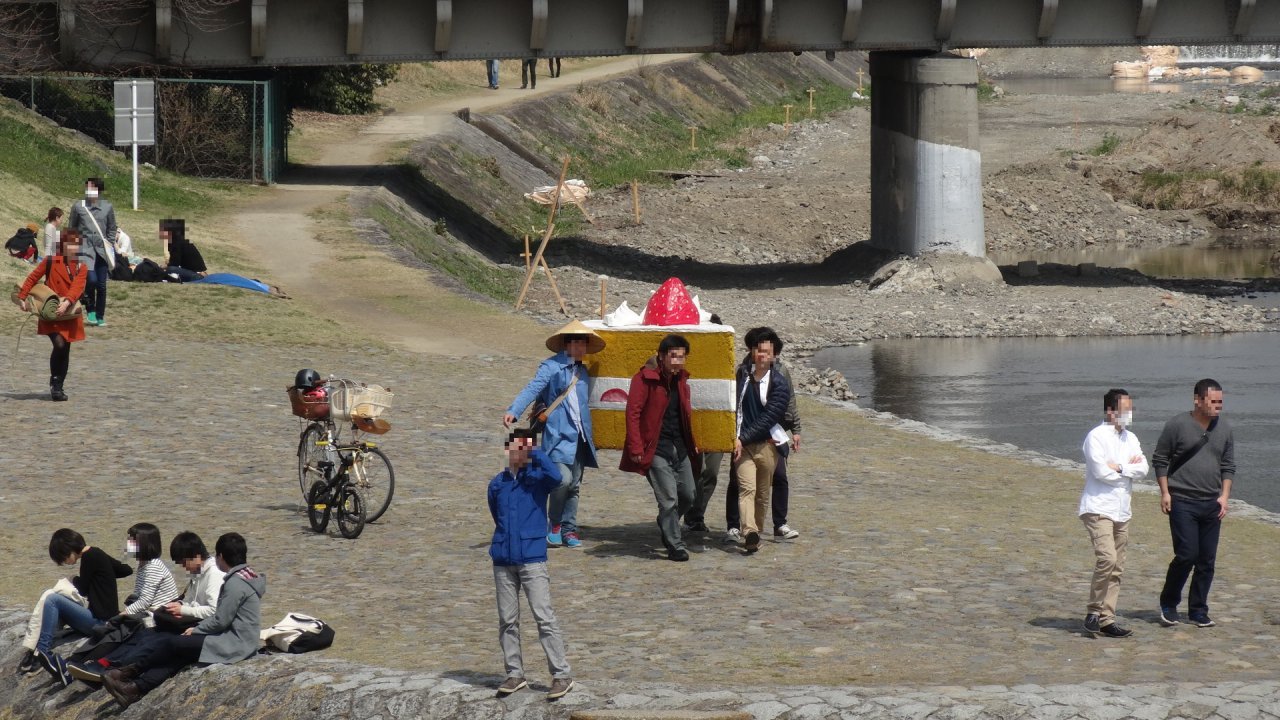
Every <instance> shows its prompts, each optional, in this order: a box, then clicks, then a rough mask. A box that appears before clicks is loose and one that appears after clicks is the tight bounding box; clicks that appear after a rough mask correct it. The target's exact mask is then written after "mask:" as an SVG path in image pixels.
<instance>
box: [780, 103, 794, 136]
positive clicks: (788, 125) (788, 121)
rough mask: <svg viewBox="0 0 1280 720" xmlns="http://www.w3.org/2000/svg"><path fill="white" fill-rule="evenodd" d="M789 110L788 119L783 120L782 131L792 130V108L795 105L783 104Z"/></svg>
mask: <svg viewBox="0 0 1280 720" xmlns="http://www.w3.org/2000/svg"><path fill="white" fill-rule="evenodd" d="M782 107H784V108H786V110H787V119H786V120H784V121H783V122H782V132H791V108H793V107H795V105H783V106H782Z"/></svg>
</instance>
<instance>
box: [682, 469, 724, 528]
mask: <svg viewBox="0 0 1280 720" xmlns="http://www.w3.org/2000/svg"><path fill="white" fill-rule="evenodd" d="M722 460H724V453H719V452H709V453H703V454H702V473H701V474H700V475H698V479H697V488H696V489H697V492H696V493H694V497H693V505H691V506H690V507H689V512H687V513H685V514H684V520H685V522H687V523H689V524H690V525H692V524H694V523H706V521H707V505H709V504H710V503H711V496H712V495H714V494H715V492H716V480H717V478H718V477H719V475H720V462H721V461H722ZM734 527H737V526H736V525H735V526H734Z"/></svg>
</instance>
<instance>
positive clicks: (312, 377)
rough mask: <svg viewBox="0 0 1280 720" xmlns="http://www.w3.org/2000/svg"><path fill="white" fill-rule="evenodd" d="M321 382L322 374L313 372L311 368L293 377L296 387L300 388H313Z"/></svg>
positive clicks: (300, 371)
mask: <svg viewBox="0 0 1280 720" xmlns="http://www.w3.org/2000/svg"><path fill="white" fill-rule="evenodd" d="M321 382H322V381H321V380H320V373H318V372H316V371H315V370H312V369H311V368H307V369H305V370H299V371H298V374H297V375H295V376H294V377H293V384H294V386H296V387H300V388H313V387H315V386H317V385H319V384H320V383H321Z"/></svg>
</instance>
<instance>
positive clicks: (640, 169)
mask: <svg viewBox="0 0 1280 720" xmlns="http://www.w3.org/2000/svg"><path fill="white" fill-rule="evenodd" d="M814 89H815V91H816V92H815V93H814V95H813V104H814V111H813V113H812V114H810V113H809V112H808V107H809V96H808V93H807V92H805V90H804V89H794V90H793V91H791V92H790V93H789V94H788V95H787V96H785V97H784V98H782V99H779V100H778V101H776V102H770V103H768V104H761V105H757V106H755V107H753V108H750V109H748V110H745V111H743V112H740V113H721V114H720V115H719V116H718V117H716V118H714V119H712V120H710V121H708V122H704V123H702V124H701V125H700V126H699V127H698V133H697V146H696V148H695V147H693V143H692V142H691V141H690V136H691V132H690V129H689V126H688V125H686V124H685V122H684V121H682V120H681V119H680V118H678V117H676V116H674V115H671V114H668V113H659V112H655V113H651V114H649V115H648V116H647V117H646V118H644V120H643V122H642V123H640V124H638V125H636V126H634V127H620V126H618V125H617V124H616V123H609V122H607V115H603V116H602V114H601V113H599V112H598V110H597V108H596V107H593V106H598V105H599V103H598V100H596V99H594V98H591V97H588V98H586V102H585V104H584V105H580V106H578V107H579V110H578V112H579V113H582V114H583V115H596V117H594V118H587V122H589V123H590V124H591V125H592V126H595V127H598V129H597V131H596V137H595V138H594V139H595V140H596V141H597V142H596V143H595V144H594V145H593V146H592V147H591V148H583V147H578V148H568V147H563V148H557V150H558V152H557V154H556V156H560V155H562V154H565V153H569V154H573V155H574V156H575V160H578V159H580V162H579V163H576V167H577V168H578V170H579V172H582V173H583V174H585V175H586V176H587V177H589V178H590V179H591V181H592V182H591V184H592V185H593V186H599V187H612V186H616V185H622V184H625V183H629V182H631V180H632V179H640V180H641V181H642V182H647V183H661V182H663V181H661V180H659V179H657V178H655V177H654V176H653V173H652V171H654V170H671V169H687V168H698V167H701V168H706V167H721V168H730V169H733V168H740V167H745V166H746V165H748V164H749V163H750V161H751V159H750V157H749V152H750V148H751V146H753V145H755V144H756V141H757V140H758V138H757V137H756V136H754V134H753V131H757V130H760V129H762V128H766V127H769V126H771V125H776V126H781V125H783V124H784V122H785V120H786V110H785V109H784V108H783V106H784V105H791V106H792V108H791V122H792V123H793V124H794V123H798V122H802V121H804V120H809V119H821V118H823V117H826V116H827V115H830V114H832V113H834V112H839V111H841V110H847V109H849V108H851V107H857V106H859V105H862V104H865V103H866V102H867V101H866V100H854V99H853V98H852V97H850V95H851V92H850V90H849V89H848V88H846V87H843V86H840V85H836V84H834V83H826V84H816V85H815V86H814ZM780 131H781V130H779V132H780Z"/></svg>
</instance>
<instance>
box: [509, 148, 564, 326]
mask: <svg viewBox="0 0 1280 720" xmlns="http://www.w3.org/2000/svg"><path fill="white" fill-rule="evenodd" d="M568 172H569V156H568V155H565V157H564V164H563V165H562V166H561V167H560V180H559V181H557V182H556V194H555V196H554V197H552V198H551V212H550V213H548V215H547V231H546V232H545V233H543V235H542V242H540V243H538V252H537V253H536V254H535V255H534V258H533V267H530V268H529V271H528V272H526V273H525V275H524V285H522V286H521V287H520V295H519V296H518V297H517V298H516V309H517V310H518V309H519V308H520V306H521V305H524V296H525V295H527V294H528V293H529V283H531V282H533V273H534V272H535V271H536V270H537V267H536V266H537V265H538V263H539V262H541V260H542V253H544V252H546V249H547V243H548V242H550V241H551V233H553V232H555V229H556V211H557V210H559V209H560V188H562V187H564V176H565V175H566V174H568ZM557 294H559V293H557ZM562 302H563V301H562Z"/></svg>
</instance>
